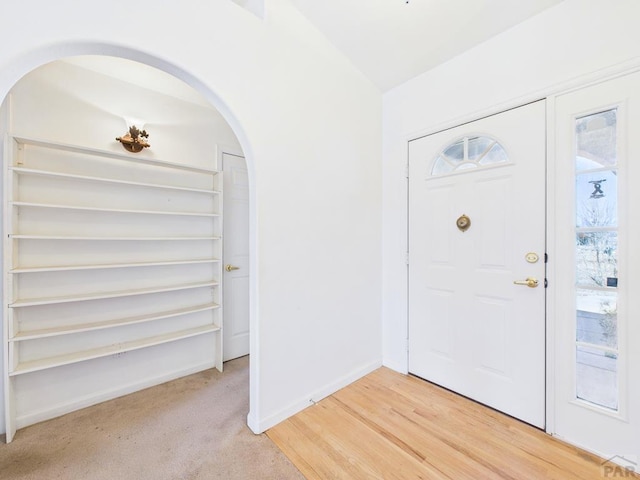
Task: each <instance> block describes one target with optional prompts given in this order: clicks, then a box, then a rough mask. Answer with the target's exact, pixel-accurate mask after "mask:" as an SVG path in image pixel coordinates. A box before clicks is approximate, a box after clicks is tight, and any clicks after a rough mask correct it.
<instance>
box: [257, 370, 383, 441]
mask: <svg viewBox="0 0 640 480" xmlns="http://www.w3.org/2000/svg"><path fill="white" fill-rule="evenodd" d="M381 366H382V362H381V361H380V360H378V361H375V362H371V363H369V364H367V365H364V366H362V367H360V368H357V369H356V370H353V371H352V372H350V373H348V374H347V375H344V376H343V377H340V378H339V379H337V380H336V381H334V382H331V383H330V384H328V385H325V386H324V387H322V388H319V389H318V390H315V391H313V392H309V393H308V394H307V395H304V396H303V397H302V398H299V399H298V400H296V401H295V402H293V403H291V404H289V406H287V407H286V408H283V409H282V410H280V411H279V412H276V413H274V414H271V415H268V416H267V417H265V418H262V419H260V418H255V417H254V416H253V415H252V414H251V412H249V415H248V416H247V423H248V425H249V428H250V429H251V430H252V431H253V432H254V433H262V432H264V431H266V430H268V429H270V428H271V427H273V426H275V425H277V424H278V423H280V422H282V421H283V420H286V419H287V418H289V417H291V416H293V415H295V414H296V413H298V412H300V411H302V410H304V409H305V408H307V407H309V406H311V405H313V402H319V401H320V400H322V399H323V398H325V397H328V396H329V395H331V394H333V393H335V392H337V391H338V390H340V389H341V388H344V387H346V386H347V385H349V384H351V383H353V382H355V381H356V380H358V379H360V378H362V377H364V376H365V375H367V374H368V373H371V372H373V371H374V370H376V369H378V368H380V367H381Z"/></svg>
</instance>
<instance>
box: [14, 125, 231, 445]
mask: <svg viewBox="0 0 640 480" xmlns="http://www.w3.org/2000/svg"><path fill="white" fill-rule="evenodd" d="M5 149H6V150H5V163H6V165H5V168H4V177H5V181H4V186H5V189H4V190H5V192H4V193H5V197H4V204H5V209H4V211H5V222H4V239H5V240H4V299H5V302H4V315H5V324H4V325H5V326H4V349H5V358H6V359H7V360H8V361H7V362H6V367H5V372H4V374H5V382H6V385H7V388H6V395H5V405H6V412H5V416H6V421H7V441H8V442H9V441H11V439H12V438H13V435H14V434H15V431H16V429H17V428H21V427H23V426H25V425H27V424H29V423H33V421H37V420H43V419H45V418H50V417H52V416H55V415H58V414H60V413H64V412H65V411H70V410H73V409H74V406H77V405H81V406H84V405H86V404H87V403H92V402H93V403H97V402H98V401H102V400H104V399H106V398H111V397H113V396H115V395H116V393H114V392H126V391H131V390H132V389H135V386H136V385H140V388H142V387H143V386H148V385H150V384H153V383H159V382H160V381H163V380H166V379H169V378H175V377H177V376H180V375H181V374H187V373H192V372H194V371H198V370H202V369H204V368H210V367H216V368H218V369H219V370H221V369H222V333H221V327H222V308H221V299H222V295H221V291H220V289H221V287H220V282H221V278H222V265H221V256H222V218H221V213H222V192H221V191H220V189H221V188H222V180H221V178H220V177H221V175H220V174H219V173H218V171H217V170H216V169H215V168H212V169H208V168H202V167H198V166H194V165H190V164H188V163H184V164H183V163H180V162H169V161H161V160H156V159H153V158H149V157H148V156H144V154H128V153H122V154H120V153H117V152H112V151H101V150H96V149H92V148H85V147H79V146H73V145H64V144H59V143H55V142H49V141H44V140H37V139H28V138H18V137H12V136H8V137H7V138H6V141H5ZM213 158H214V159H215V155H213ZM214 162H215V160H214V161H213V162H212V163H214ZM127 355H130V357H127ZM127 358H129V359H128V360H127ZM92 362H93V363H92ZM96 362H98V363H96ZM65 369H66V370H65ZM93 372H95V375H96V376H98V377H101V378H118V377H119V376H122V377H123V380H122V385H114V386H113V388H111V387H104V388H103V387H102V384H101V383H100V382H92V381H87V380H86V379H87V378H89V376H90V375H92V373H93ZM43 375H48V377H43ZM43 379H45V381H43ZM83 379H85V380H84V381H83ZM96 385H99V386H98V387H96ZM92 388H93V390H91V389H92ZM34 395H36V396H38V395H39V396H41V397H42V399H43V400H42V401H40V402H39V401H37V400H34ZM48 396H49V397H50V398H51V399H52V400H53V402H54V404H53V405H49V400H48ZM76 398H81V399H82V400H81V401H80V402H78V401H76Z"/></svg>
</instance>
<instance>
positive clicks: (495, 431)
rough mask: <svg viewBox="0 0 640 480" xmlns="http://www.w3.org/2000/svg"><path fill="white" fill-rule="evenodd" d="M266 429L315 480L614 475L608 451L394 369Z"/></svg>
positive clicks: (521, 479) (579, 478) (580, 478)
mask: <svg viewBox="0 0 640 480" xmlns="http://www.w3.org/2000/svg"><path fill="white" fill-rule="evenodd" d="M267 435H268V436H269V438H271V440H273V441H274V442H275V443H276V445H278V446H279V447H280V449H281V450H282V451H283V452H284V453H285V454H286V455H287V457H289V459H290V460H291V461H292V462H293V463H294V464H295V465H296V466H297V467H298V469H299V470H300V471H301V472H302V473H303V475H304V476H305V477H306V478H307V479H309V480H313V479H320V480H333V479H367V480H371V479H380V480H391V479H456V480H460V479H473V480H480V479H513V480H529V479H576V480H588V479H600V480H602V479H603V478H607V475H606V472H605V470H604V468H603V466H602V465H601V464H602V461H603V460H602V459H600V458H599V457H596V456H594V455H591V454H589V453H587V452H584V451H582V450H580V449H578V448H575V447H572V446H570V445H567V444H565V443H563V442H560V441H558V440H556V439H554V438H552V437H550V436H549V435H547V434H546V433H544V432H542V431H540V430H538V429H536V428H534V427H531V426H529V425H526V424H524V423H522V422H520V421H518V420H515V419H513V418H511V417H508V416H506V415H503V414H501V413H498V412H496V411H494V410H492V409H490V408H487V407H484V406H482V405H479V404H477V403H475V402H473V401H471V400H468V399H466V398H463V397H461V396H458V395H455V394H453V393H451V392H449V391H447V390H445V389H442V388H440V387H437V386H435V385H433V384H430V383H428V382H425V381H423V380H420V379H417V378H414V377H411V376H406V375H401V374H398V373H396V372H393V371H391V370H389V369H386V368H381V369H379V370H376V371H375V372H373V373H371V374H370V375H367V376H366V377H364V378H362V379H361V380H359V381H357V382H355V383H354V384H352V385H350V386H348V387H347V388H344V389H342V390H340V391H339V392H337V393H335V394H334V395H332V396H330V397H328V398H325V399H324V400H322V401H321V402H319V403H318V404H316V405H314V406H311V407H309V408H307V409H306V410H304V411H302V412H300V413H299V414H297V415H295V416H293V417H291V418H290V419H288V420H286V421H284V422H282V423H281V424H279V425H277V426H276V427H274V428H272V429H271V430H269V431H268V432H267ZM617 473H623V474H626V473H629V472H617ZM609 476H611V477H613V475H609ZM620 476H622V475H618V478H619V477H620ZM627 478H629V477H627ZM632 478H640V477H637V476H633V477H632Z"/></svg>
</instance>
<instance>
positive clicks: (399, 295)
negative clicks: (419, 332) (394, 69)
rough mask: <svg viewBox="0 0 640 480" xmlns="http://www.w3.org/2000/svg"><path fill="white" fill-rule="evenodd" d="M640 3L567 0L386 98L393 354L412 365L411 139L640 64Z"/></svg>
mask: <svg viewBox="0 0 640 480" xmlns="http://www.w3.org/2000/svg"><path fill="white" fill-rule="evenodd" d="M639 18H640V2H638V1H637V0H612V1H606V2H605V1H602V0H565V1H564V2H562V3H561V4H559V5H558V6H556V7H553V8H551V9H549V10H546V11H545V12H543V13H541V14H540V15H538V16H536V17H533V18H532V19H530V20H528V21H527V22H524V23H522V24H520V25H518V26H516V27H514V28H512V29H510V30H508V31H506V32H504V33H503V34H501V35H498V36H496V37H494V38H492V39H491V40H489V41H487V42H485V43H483V44H481V45H479V46H477V47H476V48H474V49H472V50H470V51H468V52H466V53H464V54H463V55H460V56H458V57H456V58H454V59H453V60H451V61H449V62H447V63H445V64H443V65H441V66H440V67H438V68H435V69H433V70H431V71H429V72H426V73H424V74H423V75H421V76H419V77H416V78H415V79H413V80H410V81H409V82H407V83H405V84H403V85H401V86H399V87H397V88H395V89H393V90H391V91H389V92H387V93H386V94H385V95H384V97H383V118H384V120H383V132H384V140H383V259H384V260H383V299H384V301H383V311H382V315H383V362H384V364H385V365H387V366H389V367H391V368H394V369H396V370H399V371H405V372H406V371H407V368H408V367H407V350H406V348H407V342H406V339H407V334H408V332H407V273H406V265H405V261H404V260H405V259H404V255H405V252H406V249H407V235H406V231H407V182H406V178H405V177H404V173H405V167H406V162H407V141H408V140H409V139H411V138H416V137H418V136H420V135H424V134H427V133H431V132H433V131H435V130H437V129H440V128H442V127H447V126H453V125H455V124H456V123H460V122H462V121H468V120H472V119H474V118H477V117H479V116H481V115H486V114H488V113H495V112H497V111H500V110H501V109H504V108H506V107H513V106H516V105H518V104H522V103H525V102H527V101H531V100H534V99H537V98H543V97H544V96H546V95H548V94H550V93H552V92H554V91H556V90H558V89H561V88H563V86H566V85H570V84H571V85H574V84H576V82H577V83H579V82H580V81H581V80H579V78H580V77H581V76H588V75H589V76H590V75H592V74H594V75H595V74H597V73H598V72H599V71H601V70H603V69H611V70H612V71H613V70H617V69H622V68H624V66H625V65H627V64H635V63H637V62H636V57H638V56H639V55H640V29H638V19H639Z"/></svg>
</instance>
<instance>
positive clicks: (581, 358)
mask: <svg viewBox="0 0 640 480" xmlns="http://www.w3.org/2000/svg"><path fill="white" fill-rule="evenodd" d="M576 396H577V398H579V399H581V400H584V401H586V402H589V403H593V404H595V405H600V406H601V407H606V408H610V409H612V410H617V409H618V355H617V354H616V353H611V352H607V351H604V350H600V349H598V348H591V347H586V346H581V345H578V346H577V347H576Z"/></svg>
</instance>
